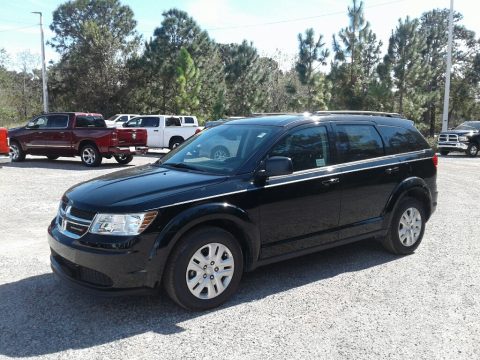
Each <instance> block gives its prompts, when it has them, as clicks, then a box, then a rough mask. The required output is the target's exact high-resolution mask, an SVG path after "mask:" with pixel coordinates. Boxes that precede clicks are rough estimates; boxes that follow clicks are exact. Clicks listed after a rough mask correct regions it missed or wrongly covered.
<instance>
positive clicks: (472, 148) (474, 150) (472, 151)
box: [466, 143, 478, 157]
mask: <svg viewBox="0 0 480 360" xmlns="http://www.w3.org/2000/svg"><path fill="white" fill-rule="evenodd" d="M466 153H467V155H468V156H470V157H475V156H477V154H478V145H477V144H476V143H471V144H470V145H468V148H467V151H466Z"/></svg>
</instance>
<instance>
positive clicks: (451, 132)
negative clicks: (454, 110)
mask: <svg viewBox="0 0 480 360" xmlns="http://www.w3.org/2000/svg"><path fill="white" fill-rule="evenodd" d="M476 133H478V130H473V129H472V130H448V131H445V132H441V133H440V135H473V134H476Z"/></svg>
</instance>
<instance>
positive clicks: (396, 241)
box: [382, 197, 426, 255]
mask: <svg viewBox="0 0 480 360" xmlns="http://www.w3.org/2000/svg"><path fill="white" fill-rule="evenodd" d="M425 221H426V219H425V210H424V207H423V205H422V203H420V202H419V201H418V200H416V199H414V198H410V197H407V198H405V199H403V200H402V201H401V203H400V204H399V206H398V208H397V209H396V210H395V213H394V214H393V218H392V222H391V223H390V229H389V231H388V234H387V236H386V237H385V238H384V239H383V241H382V243H383V246H384V247H385V248H386V249H387V250H388V251H390V252H392V253H394V254H398V255H407V254H412V253H413V252H414V251H415V249H416V248H417V247H418V246H419V245H420V242H421V241H422V238H423V233H424V231H425Z"/></svg>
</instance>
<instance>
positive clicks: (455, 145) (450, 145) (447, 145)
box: [437, 142, 468, 151]
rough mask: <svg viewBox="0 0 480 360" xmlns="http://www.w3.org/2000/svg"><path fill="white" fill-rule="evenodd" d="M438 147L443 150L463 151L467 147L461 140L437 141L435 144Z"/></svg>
mask: <svg viewBox="0 0 480 360" xmlns="http://www.w3.org/2000/svg"><path fill="white" fill-rule="evenodd" d="M437 148H439V149H445V150H457V151H465V150H467V148H468V143H463V142H439V143H438V145H437Z"/></svg>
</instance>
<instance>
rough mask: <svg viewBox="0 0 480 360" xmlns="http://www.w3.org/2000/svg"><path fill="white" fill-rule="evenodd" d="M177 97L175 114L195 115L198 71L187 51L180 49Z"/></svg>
mask: <svg viewBox="0 0 480 360" xmlns="http://www.w3.org/2000/svg"><path fill="white" fill-rule="evenodd" d="M177 64H178V65H177V79H176V80H177V85H178V89H177V96H176V99H175V100H176V106H177V109H176V111H175V113H176V114H180V115H190V114H193V113H195V111H196V110H197V109H198V104H199V103H200V101H199V99H198V96H199V93H200V83H199V81H198V80H199V75H200V72H199V70H198V69H197V68H196V67H195V63H194V62H193V60H192V57H191V56H190V54H189V53H188V51H187V49H185V48H181V49H180V53H179V54H178V59H177Z"/></svg>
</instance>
